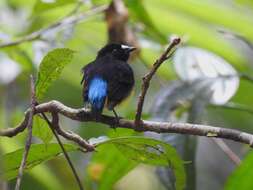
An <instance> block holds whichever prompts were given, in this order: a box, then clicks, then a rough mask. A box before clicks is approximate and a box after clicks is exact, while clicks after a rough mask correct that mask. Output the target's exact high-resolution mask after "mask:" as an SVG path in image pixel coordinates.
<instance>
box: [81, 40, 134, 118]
mask: <svg viewBox="0 0 253 190" xmlns="http://www.w3.org/2000/svg"><path fill="white" fill-rule="evenodd" d="M135 49H136V48H135V47H132V46H128V45H124V44H118V43H110V44H107V45H105V46H104V47H103V48H101V49H100V50H99V51H98V53H97V56H96V58H95V60H94V61H92V62H90V63H89V64H87V65H85V66H84V67H83V68H82V74H83V78H82V80H81V84H83V101H84V103H85V105H89V106H90V107H91V113H92V114H93V115H94V117H95V118H96V120H97V119H98V118H99V117H100V116H101V114H102V111H103V109H104V107H106V108H107V109H108V110H110V111H113V113H114V116H115V118H116V120H117V121H119V116H118V114H117V113H116V111H115V109H114V107H115V106H117V105H119V104H120V103H121V102H122V101H123V100H124V99H126V98H127V97H128V96H129V95H130V93H131V91H132V89H133V87H134V83H135V80H134V73H133V70H132V68H131V67H130V65H129V64H128V62H127V61H128V59H129V57H130V54H131V52H132V51H134V50H135Z"/></svg>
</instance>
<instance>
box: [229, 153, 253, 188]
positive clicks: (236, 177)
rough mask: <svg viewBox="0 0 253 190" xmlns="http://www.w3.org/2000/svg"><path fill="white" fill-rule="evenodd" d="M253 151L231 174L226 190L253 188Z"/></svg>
mask: <svg viewBox="0 0 253 190" xmlns="http://www.w3.org/2000/svg"><path fill="white" fill-rule="evenodd" d="M252 168H253V152H252V151H251V152H250V153H249V154H248V155H247V156H246V158H245V159H244V160H243V162H242V163H241V164H240V165H239V167H238V168H236V169H235V171H234V172H233V173H232V175H231V176H229V178H228V180H227V182H226V184H225V190H237V189H245V190H246V189H253V181H252V176H253V170H252Z"/></svg>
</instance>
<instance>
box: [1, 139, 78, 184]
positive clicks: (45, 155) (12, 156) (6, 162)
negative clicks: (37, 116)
mask: <svg viewBox="0 0 253 190" xmlns="http://www.w3.org/2000/svg"><path fill="white" fill-rule="evenodd" d="M64 147H65V150H66V151H74V150H77V148H76V147H75V146H73V145H69V144H65V145H64ZM23 152H24V148H21V149H18V150H16V151H14V152H10V153H7V154H5V155H3V156H2V157H1V159H2V163H3V171H0V178H1V177H2V178H4V179H6V180H10V179H13V178H15V177H16V176H17V174H18V168H19V166H20V162H21V160H22V156H23ZM60 153H62V150H61V148H60V146H59V145H58V144H56V143H52V144H47V145H45V144H33V145H31V148H30V151H29V154H28V158H27V165H26V168H25V171H28V170H29V169H31V168H33V167H34V166H36V165H39V164H40V163H42V162H44V161H46V160H49V159H52V158H54V157H56V156H58V155H59V154H60Z"/></svg>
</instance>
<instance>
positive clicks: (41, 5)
mask: <svg viewBox="0 0 253 190" xmlns="http://www.w3.org/2000/svg"><path fill="white" fill-rule="evenodd" d="M75 2H77V0H37V1H36V3H35V5H34V8H33V14H36V15H37V14H40V13H43V12H45V11H49V10H52V9H55V8H58V7H61V6H65V5H69V4H71V3H75Z"/></svg>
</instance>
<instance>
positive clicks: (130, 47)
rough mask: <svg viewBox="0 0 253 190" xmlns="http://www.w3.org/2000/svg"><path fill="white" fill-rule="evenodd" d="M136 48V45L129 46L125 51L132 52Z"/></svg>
mask: <svg viewBox="0 0 253 190" xmlns="http://www.w3.org/2000/svg"><path fill="white" fill-rule="evenodd" d="M136 49H137V48H136V47H132V46H129V47H128V50H127V51H128V52H132V51H134V50H136Z"/></svg>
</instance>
